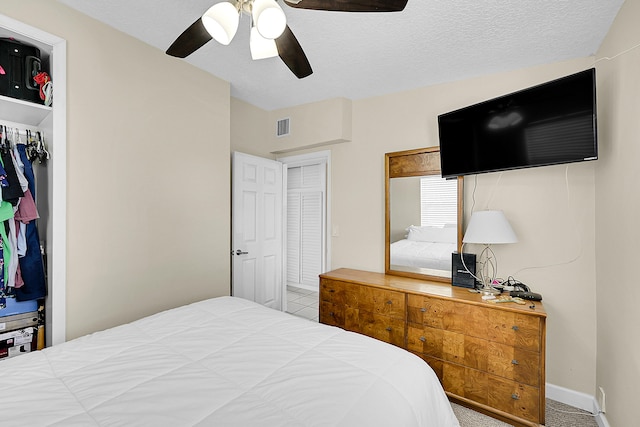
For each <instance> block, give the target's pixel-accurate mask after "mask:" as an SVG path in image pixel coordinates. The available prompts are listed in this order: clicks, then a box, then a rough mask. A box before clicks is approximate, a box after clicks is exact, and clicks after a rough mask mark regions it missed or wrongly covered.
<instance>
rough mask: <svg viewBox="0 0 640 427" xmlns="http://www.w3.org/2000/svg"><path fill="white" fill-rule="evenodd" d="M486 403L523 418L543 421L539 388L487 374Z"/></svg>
mask: <svg viewBox="0 0 640 427" xmlns="http://www.w3.org/2000/svg"><path fill="white" fill-rule="evenodd" d="M488 379H489V394H488V402H487V403H488V405H489V406H491V407H492V408H496V409H499V410H501V411H504V412H508V413H509V414H512V415H515V416H517V417H521V418H524V419H525V420H529V421H534V422H544V413H541V408H540V390H539V389H538V388H536V387H531V386H528V385H525V384H521V383H517V382H515V381H509V380H505V379H504V378H500V377H496V376H493V375H490V376H489V378H488Z"/></svg>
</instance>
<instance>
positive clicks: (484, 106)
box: [438, 68, 598, 178]
mask: <svg viewBox="0 0 640 427" xmlns="http://www.w3.org/2000/svg"><path fill="white" fill-rule="evenodd" d="M438 131H439V134H440V162H441V169H442V176H443V177H445V178H451V177H455V176H459V175H469V174H477V173H483V172H496V171H502V170H508V169H519V168H527V167H534V166H546V165H555V164H561V163H571V162H581V161H586V160H596V159H597V158H598V143H597V128H596V86H595V68H592V69H589V70H585V71H582V72H579V73H576V74H572V75H570V76H566V77H563V78H560V79H557V80H553V81H550V82H547V83H543V84H540V85H537V86H533V87H530V88H527V89H523V90H521V91H518V92H514V93H511V94H509V95H505V96H501V97H499V98H495V99H491V100H489V101H485V102H481V103H479V104H475V105H471V106H469V107H465V108H462V109H459V110H456V111H451V112H449V113H446V114H441V115H440V116H438Z"/></svg>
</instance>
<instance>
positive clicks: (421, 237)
mask: <svg viewBox="0 0 640 427" xmlns="http://www.w3.org/2000/svg"><path fill="white" fill-rule="evenodd" d="M457 200H458V188H457V181H456V180H445V179H443V178H441V177H440V176H439V175H427V176H413V177H398V178H393V179H391V180H390V182H389V202H390V204H389V206H390V230H389V231H390V236H389V243H390V268H391V269H392V270H399V271H407V272H415V273H421V274H428V275H433V276H439V277H451V253H452V252H455V251H456V250H457V244H458V226H457V216H458V206H457Z"/></svg>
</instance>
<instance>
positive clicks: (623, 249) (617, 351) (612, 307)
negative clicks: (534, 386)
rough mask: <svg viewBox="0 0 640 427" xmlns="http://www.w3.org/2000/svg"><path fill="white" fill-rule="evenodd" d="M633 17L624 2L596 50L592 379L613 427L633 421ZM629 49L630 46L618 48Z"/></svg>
mask: <svg viewBox="0 0 640 427" xmlns="http://www.w3.org/2000/svg"><path fill="white" fill-rule="evenodd" d="M639 16H640V2H639V1H637V0H627V1H626V2H625V3H624V5H623V6H622V9H621V10H620V12H619V14H618V17H617V18H616V20H615V21H614V24H613V26H612V29H611V30H610V32H609V34H608V35H607V38H606V39H605V41H604V43H603V44H602V46H601V48H600V50H599V51H598V53H597V58H598V63H597V75H598V86H599V88H600V89H601V90H600V91H599V98H598V119H599V136H600V160H599V161H598V164H597V167H596V203H597V204H596V206H597V208H596V243H597V244H596V248H597V249H596V256H597V268H596V269H597V283H598V287H597V302H598V311H597V319H598V363H597V384H598V386H600V387H602V388H603V389H604V391H605V393H606V396H607V398H606V402H607V403H606V409H607V414H606V416H607V420H608V421H609V423H610V424H611V425H612V426H631V425H636V424H637V423H638V421H637V418H638V417H637V415H636V413H635V411H636V406H635V405H637V402H638V384H639V383H640V340H638V337H639V335H638V326H640V309H638V305H637V302H638V301H640V286H639V285H638V278H637V273H636V270H637V267H638V257H637V254H638V250H637V247H638V242H639V241H640V222H639V221H638V210H639V209H640V197H639V196H638V182H639V175H638V171H639V167H638V161H639V160H640V144H639V143H638V140H639V137H640V120H638V118H639V115H640V84H639V82H640V80H639V79H638V76H639V75H640V49H638V48H637V45H638V43H640V27H639V26H638V17H639ZM634 46H635V48H634ZM630 48H634V49H633V50H630V51H629V52H627V53H623V52H625V51H626V50H628V49H630ZM618 55H619V56H618ZM616 56H617V57H616ZM607 57H608V58H613V59H611V60H608V59H605V58H607ZM614 57H615V58H614Z"/></svg>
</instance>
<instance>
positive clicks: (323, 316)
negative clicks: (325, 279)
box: [319, 301, 344, 327]
mask: <svg viewBox="0 0 640 427" xmlns="http://www.w3.org/2000/svg"><path fill="white" fill-rule="evenodd" d="M319 320H320V323H324V324H326V325H331V326H339V327H344V305H343V304H334V303H331V302H327V301H320V317H319Z"/></svg>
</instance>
